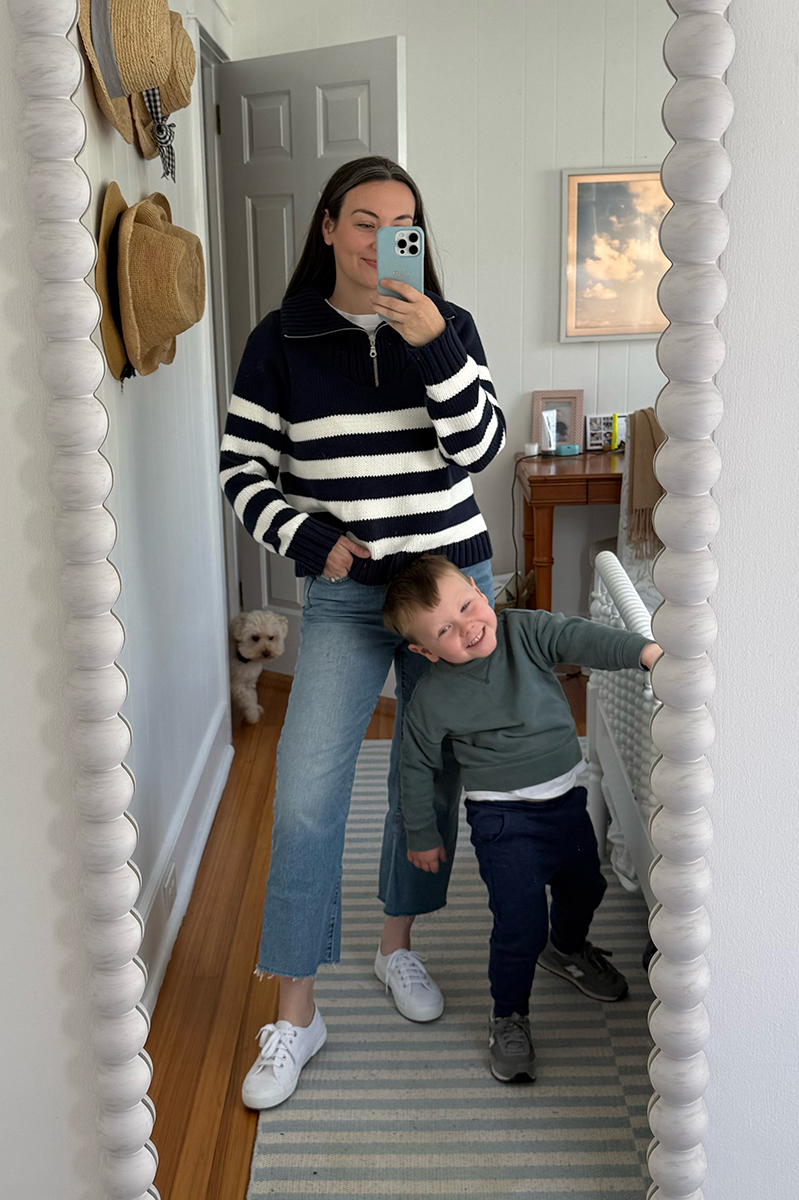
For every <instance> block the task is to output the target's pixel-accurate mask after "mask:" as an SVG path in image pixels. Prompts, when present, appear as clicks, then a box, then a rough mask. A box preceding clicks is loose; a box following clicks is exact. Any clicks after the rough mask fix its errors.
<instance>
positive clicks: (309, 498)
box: [221, 157, 505, 1108]
mask: <svg viewBox="0 0 799 1200" xmlns="http://www.w3.org/2000/svg"><path fill="white" fill-rule="evenodd" d="M413 224H416V225H418V226H420V227H421V228H423V229H424V209H423V205H422V200H421V197H420V195H419V191H418V189H417V187H416V184H415V183H414V182H413V180H412V179H411V178H410V176H409V175H408V174H407V172H406V171H405V170H403V168H402V167H399V166H397V164H396V163H393V162H391V161H390V160H389V159H385V158H377V157H370V158H361V159H358V160H356V161H354V162H350V163H346V164H345V165H344V166H342V167H340V168H339V169H338V170H337V171H336V172H335V173H334V174H333V175H332V176H331V178H330V180H329V181H328V183H327V186H326V187H325V189H324V191H323V193H322V196H321V198H320V200H319V204H318V206H317V209H316V212H315V213H314V216H313V218H312V220H311V225H310V229H309V233H308V237H307V240H306V243H305V247H304V249H303V252H302V255H301V257H300V260H299V263H298V265H297V268H296V270H295V272H294V275H293V276H292V278H291V281H290V283H289V285H288V288H287V289H286V295H285V297H284V299H283V304H282V307H281V308H280V310H279V311H277V312H272V313H269V314H268V316H267V317H265V318H264V320H263V321H261V323H260V324H259V325H258V326H257V327H256V328H255V329H254V330H253V332H252V334H251V335H250V338H249V340H248V342H247V347H246V350H245V352H244V356H243V358H242V361H241V365H240V367H239V372H238V375H237V378H236V384H235V389H234V395H233V397H232V400H231V404H230V410H229V414H228V420H227V425H226V430H225V436H224V439H223V442H222V466H221V478H222V484H223V487H224V489H225V493H226V495H227V498H228V500H229V501H230V502H231V503H232V505H233V507H234V509H235V511H236V513H237V515H238V516H239V518H240V519H241V520H242V521H243V523H244V525H245V527H246V528H247V529H248V530H249V532H250V533H251V534H252V535H253V537H255V539H256V540H257V541H259V542H262V543H263V544H264V545H266V546H267V547H268V548H269V549H270V550H273V551H276V552H277V553H278V554H283V555H286V556H288V557H289V558H293V559H294V560H295V564H296V569H297V573H298V575H301V576H305V577H306V582H305V603H304V608H303V616H302V627H301V646H300V653H299V657H298V661H297V667H296V673H295V676H294V683H293V686H292V690H291V695H290V698H289V705H288V711H287V713H286V720H285V723H284V725H283V730H282V733H281V737H280V743H279V745H278V753H277V783H276V791H275V819H274V833H273V848H272V865H271V868H270V872H269V880H268V887H267V895H266V904H265V908H264V923H263V936H262V941H261V950H260V955H259V960H258V972H259V973H261V974H269V975H278V976H279V977H280V1004H279V1013H278V1021H277V1024H276V1025H267V1026H264V1028H263V1029H262V1030H261V1031H260V1034H259V1040H260V1046H261V1051H260V1053H259V1055H258V1058H257V1059H256V1062H255V1064H254V1065H253V1067H252V1069H251V1070H250V1071H249V1073H248V1074H247V1077H246V1079H245V1081H244V1085H243V1088H242V1097H243V1099H244V1102H245V1104H247V1105H248V1106H249V1107H251V1108H270V1107H272V1106H273V1105H275V1104H279V1103H281V1102H282V1101H283V1100H285V1099H286V1098H287V1097H288V1096H290V1095H291V1093H292V1092H293V1091H294V1089H295V1087H296V1086H297V1081H298V1079H299V1074H300V1071H301V1070H302V1067H303V1066H304V1065H305V1063H306V1062H307V1061H308V1059H309V1058H310V1057H311V1056H312V1055H313V1054H315V1053H316V1051H317V1050H318V1049H319V1048H320V1047H321V1046H322V1044H323V1043H324V1041H325V1037H326V1031H325V1026H324V1023H323V1021H322V1017H321V1015H320V1013H319V1011H318V1009H317V1008H316V1007H315V1004H314V1000H313V982H314V975H315V973H316V970H317V967H318V966H319V964H320V963H326V962H336V961H337V960H338V957H339V945H340V896H339V883H340V878H341V858H342V852H343V846H344V826H345V822H346V817H347V811H348V808H349V800H350V791H351V788H352V781H353V775H354V770H355V760H356V757H357V754H358V750H359V747H360V744H361V740H362V738H363V735H364V733H365V731H366V727H367V725H368V723H369V719H370V717H371V715H372V712H373V711H374V707H375V704H376V703H377V699H378V697H379V695H380V690H381V688H382V686H383V683H384V682H385V679H386V675H387V674H388V670H389V667H390V665H391V662H392V661H393V662H394V666H395V670H396V677H397V715H396V723H395V732H394V742H393V746H392V756H391V766H390V772H389V812H388V816H387V818H386V825H385V833H384V839H383V850H382V856H381V864H380V890H379V896H380V899H381V900H382V901H383V904H384V909H385V913H386V921H385V926H384V930H383V938H382V941H381V944H380V946H379V948H378V951H377V955H376V958H375V973H376V974H377V976H378V978H379V979H380V980H381V981H382V982H384V983H385V984H386V985H387V987H388V988H390V990H391V992H392V995H393V997H394V1001H395V1003H396V1005H397V1008H398V1009H399V1011H400V1012H401V1013H403V1015H404V1016H406V1017H408V1018H410V1019H411V1020H416V1021H428V1020H434V1019H435V1018H436V1017H438V1016H440V1014H441V1012H442V1011H443V999H442V997H441V993H440V991H439V990H438V988H437V987H436V985H435V984H434V983H433V981H432V980H431V979H430V977H429V975H428V974H427V972H426V971H425V969H424V967H423V966H422V964H421V962H420V961H419V959H418V958H417V957H416V955H414V954H413V953H412V952H411V949H410V945H411V942H410V932H411V925H412V923H413V919H414V917H415V916H416V915H417V914H418V913H425V912H432V911H434V910H435V909H438V908H441V907H442V906H443V905H444V904H445V902H446V889H447V882H448V878H449V871H450V868H451V864H452V857H453V853H454V849H455V834H456V828H457V810H458V801H459V796H460V780H459V777H458V771H457V764H456V763H455V761H454V759H453V758H452V756H451V755H449V756H447V757H446V766H445V769H444V770H443V771H442V773H441V777H440V779H439V780H438V794H437V799H438V805H437V807H438V812H439V820H440V825H441V832H442V839H443V841H444V845H445V846H446V849H447V862H446V863H445V864H443V865H442V870H441V871H439V872H438V874H425V873H423V872H421V871H417V870H415V868H414V867H413V866H412V865H411V864H410V863H409V862H408V860H407V851H406V846H405V840H404V829H403V824H402V820H401V815H400V812H399V797H398V776H399V738H400V731H401V725H402V707H403V703H404V702H406V701H407V700H408V698H409V697H410V694H411V692H412V691H413V687H414V685H415V683H416V682H417V680H418V679H419V677H420V676H421V674H422V673H423V672H424V670H426V668H427V664H426V662H425V660H424V659H423V658H421V657H420V656H419V655H414V654H411V653H410V652H409V651H408V650H407V648H406V646H405V644H404V643H403V642H402V641H401V639H399V638H397V637H396V636H395V635H393V634H390V633H389V632H388V631H387V630H386V629H385V628H384V626H383V621H382V606H383V597H384V594H385V585H386V582H387V581H388V580H389V579H390V578H391V576H392V574H394V572H396V571H397V570H398V569H399V568H400V567H401V566H402V565H403V564H404V563H406V562H407V561H408V560H409V558H410V557H412V556H414V555H417V554H419V553H422V552H424V551H430V552H434V553H438V554H444V555H446V556H447V557H448V558H449V559H451V561H452V562H453V563H455V565H456V566H458V567H460V568H461V569H462V570H463V571H464V572H465V573H466V574H468V575H471V576H473V578H474V579H475V582H476V583H477V585H478V586H479V587H480V589H481V590H482V591H483V592H485V593H486V594H487V595H489V596H490V595H492V594H493V592H492V589H491V573H490V563H489V560H490V557H491V545H490V542H489V538H488V533H487V531H486V526H485V522H484V520H483V518H482V516H481V514H480V512H479V509H478V508H477V504H476V502H475V499H474V495H473V491H472V485H471V480H470V478H469V472H473V471H481V470H482V469H483V468H484V467H486V466H487V465H488V464H489V463H490V462H491V460H492V459H493V458H494V457H495V455H496V454H497V453H498V452H499V450H500V449H501V448H502V445H503V443H504V437H505V430H504V421H503V418H502V414H501V413H500V411H499V409H498V408H497V407H496V405H495V404H494V401H493V396H494V391H493V387H492V384H491V378H490V375H489V372H488V368H487V366H486V362H485V355H484V353H483V348H482V345H481V344H480V339H479V337H478V334H477V330H476V329H475V326H474V322H473V320H472V318H471V316H470V315H469V314H468V313H467V312H466V311H464V309H461V308H457V307H456V306H455V305H453V304H449V303H448V302H447V301H445V300H443V299H442V297H441V286H440V284H439V282H438V279H437V277H436V273H435V270H434V268H433V264H432V259H431V257H430V251H429V248H426V250H425V291H424V293H422V292H418V291H416V290H415V289H414V288H412V287H410V285H407V284H398V283H392V285H391V286H392V287H393V288H395V289H396V290H397V291H398V292H400V293H401V295H402V297H403V298H402V299H394V298H393V297H387V296H381V295H379V294H378V292H377V261H376V237H377V230H378V228H379V227H381V226H385V225H413ZM425 242H426V247H427V239H425Z"/></svg>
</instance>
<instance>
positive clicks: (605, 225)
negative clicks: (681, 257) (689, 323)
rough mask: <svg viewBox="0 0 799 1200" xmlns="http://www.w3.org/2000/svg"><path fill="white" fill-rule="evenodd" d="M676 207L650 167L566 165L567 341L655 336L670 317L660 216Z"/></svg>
mask: <svg viewBox="0 0 799 1200" xmlns="http://www.w3.org/2000/svg"><path fill="white" fill-rule="evenodd" d="M670 208H671V200H669V198H668V196H667V195H666V193H665V192H664V191H663V188H662V186H661V183H660V173H659V172H658V171H651V170H619V171H608V170H604V169H600V170H596V171H585V170H583V171H577V170H566V171H564V172H563V264H562V273H561V320H560V340H561V341H562V342H572V341H599V340H605V339H607V340H610V339H615V340H617V341H620V340H624V341H628V340H631V339H633V338H654V337H657V336H658V335H659V334H661V333H662V332H663V330H664V329H665V328H666V325H667V324H668V322H667V321H666V318H665V317H664V316H663V314H662V313H661V311H660V309H659V308H658V302H657V289H658V284H659V283H660V280H661V279H662V277H663V275H664V274H665V272H666V271H667V270H668V268H669V261H668V259H667V258H666V257H665V255H664V254H663V251H662V250H661V249H660V243H659V241H658V230H659V228H660V222H661V221H662V220H663V217H664V216H665V215H666V213H667V212H668V210H669V209H670Z"/></svg>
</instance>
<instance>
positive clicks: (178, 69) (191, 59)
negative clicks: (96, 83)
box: [130, 12, 197, 158]
mask: <svg viewBox="0 0 799 1200" xmlns="http://www.w3.org/2000/svg"><path fill="white" fill-rule="evenodd" d="M169 18H170V21H171V25H172V67H171V69H170V72H169V75H168V76H167V77H166V79H165V80H164V82H163V83H162V84H159V88H158V91H159V93H160V96H161V111H162V112H163V114H164V116H169V114H170V113H173V112H177V110H178V109H179V108H187V107H188V105H189V104H190V103H191V85H192V83H193V82H194V75H195V72H196V70H197V60H196V56H195V53H194V46H193V45H192V40H191V38H190V37H189V35H188V33H187V32H186V30H185V29H184V28H183V21H182V19H181V16H180V13H176V12H170V14H169ZM130 108H131V112H132V114H133V124H134V128H135V131H136V141H137V144H138V147H139V150H140V151H141V153H142V155H143V157H144V158H157V157H158V146H157V145H156V142H155V139H154V138H153V132H152V131H153V119H152V117H151V116H150V114H149V112H148V111H147V106H146V104H145V103H144V97H143V96H142V94H141V92H137V93H135V94H134V95H133V96H131V98H130Z"/></svg>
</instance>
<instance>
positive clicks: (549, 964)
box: [538, 942, 627, 1000]
mask: <svg viewBox="0 0 799 1200" xmlns="http://www.w3.org/2000/svg"><path fill="white" fill-rule="evenodd" d="M606 954H610V950H600V949H599V947H598V946H592V945H591V943H590V942H586V943H585V945H584V946H583V948H582V950H578V951H577V953H576V954H561V952H560V950H556V949H555V947H554V946H553V945H552V943H551V942H547V944H546V947H545V948H544V949H543V950H542V951H541V953H540V954H539V956H538V966H539V967H543V968H544V970H545V971H551V972H552V974H553V975H560V977H561V979H568V981H569V983H573V984H574V986H575V987H577V988H579V989H580V991H581V992H583V993H584V994H585V995H586V996H590V997H591V999H592V1000H623V999H624V997H625V996H626V995H627V980H626V979H625V978H624V976H623V975H622V973H621V972H620V971H617V970H616V968H615V967H614V966H612V965H611V964H610V963H609V962H608V960H607V959H606V958H605V955H606Z"/></svg>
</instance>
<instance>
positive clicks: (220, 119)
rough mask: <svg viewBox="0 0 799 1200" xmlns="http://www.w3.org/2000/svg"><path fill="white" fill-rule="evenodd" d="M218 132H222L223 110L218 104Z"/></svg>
mask: <svg viewBox="0 0 799 1200" xmlns="http://www.w3.org/2000/svg"><path fill="white" fill-rule="evenodd" d="M216 132H217V133H221V132H222V112H221V110H220V108H219V105H218V104H217V106H216Z"/></svg>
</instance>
